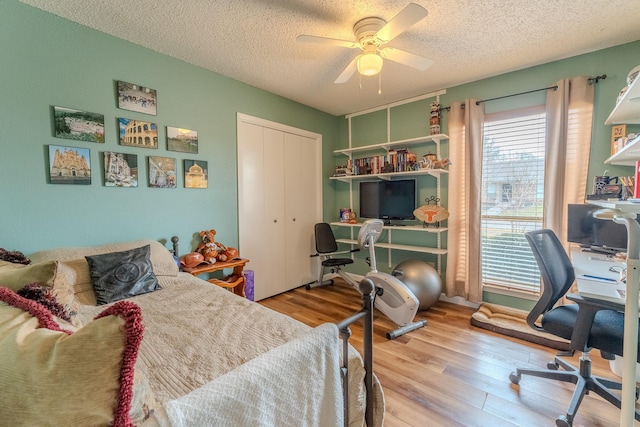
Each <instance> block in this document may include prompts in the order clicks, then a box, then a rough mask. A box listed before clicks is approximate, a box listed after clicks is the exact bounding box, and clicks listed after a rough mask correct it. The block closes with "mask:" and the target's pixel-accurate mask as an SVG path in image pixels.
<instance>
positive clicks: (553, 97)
mask: <svg viewBox="0 0 640 427" xmlns="http://www.w3.org/2000/svg"><path fill="white" fill-rule="evenodd" d="M555 85H557V86H558V89H557V90H555V91H552V90H550V91H548V92H547V103H546V114H547V150H546V158H545V176H544V180H545V185H544V227H545V228H550V229H551V230H553V231H554V232H555V233H556V234H557V235H558V237H559V238H560V240H561V241H563V242H565V245H566V238H567V205H568V204H570V203H584V201H585V197H586V192H587V178H588V177H587V174H588V169H589V152H590V145H591V128H592V122H593V98H594V85H593V84H592V83H590V78H589V77H585V76H580V77H574V78H571V79H563V80H560V81H558V82H556V83H555Z"/></svg>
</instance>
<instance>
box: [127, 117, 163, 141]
mask: <svg viewBox="0 0 640 427" xmlns="http://www.w3.org/2000/svg"><path fill="white" fill-rule="evenodd" d="M118 132H119V134H120V145H128V146H130V147H142V148H158V126H156V124H155V123H150V122H142V121H140V120H133V119H124V118H122V117H119V118H118Z"/></svg>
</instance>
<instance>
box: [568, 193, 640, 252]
mask: <svg viewBox="0 0 640 427" xmlns="http://www.w3.org/2000/svg"><path fill="white" fill-rule="evenodd" d="M598 209H602V208H601V207H599V206H595V205H588V204H584V205H578V204H570V205H568V211H567V241H569V242H572V243H577V244H579V245H580V246H582V247H585V248H589V249H591V250H593V251H596V252H604V253H616V252H621V251H625V250H626V249H627V227H625V226H624V225H623V224H617V223H615V222H613V221H612V220H609V219H599V218H595V217H594V216H593V213H594V212H595V211H597V210H598ZM636 220H637V218H636Z"/></svg>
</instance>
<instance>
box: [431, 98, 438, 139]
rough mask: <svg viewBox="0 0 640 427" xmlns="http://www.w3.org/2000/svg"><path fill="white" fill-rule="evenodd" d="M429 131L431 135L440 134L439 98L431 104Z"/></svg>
mask: <svg viewBox="0 0 640 427" xmlns="http://www.w3.org/2000/svg"><path fill="white" fill-rule="evenodd" d="M429 129H430V130H431V135H436V134H439V133H440V98H439V97H438V98H436V100H435V101H433V102H432V103H431V117H430V118H429Z"/></svg>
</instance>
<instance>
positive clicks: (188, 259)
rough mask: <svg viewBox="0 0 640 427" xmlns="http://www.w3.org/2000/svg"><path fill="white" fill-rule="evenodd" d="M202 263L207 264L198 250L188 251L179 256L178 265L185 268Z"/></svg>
mask: <svg viewBox="0 0 640 427" xmlns="http://www.w3.org/2000/svg"><path fill="white" fill-rule="evenodd" d="M202 264H207V262H206V261H205V260H204V256H203V255H202V254H201V253H199V252H190V253H188V254H186V255H184V256H183V257H181V258H180V265H181V266H182V267H186V268H194V267H197V266H199V265H202Z"/></svg>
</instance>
